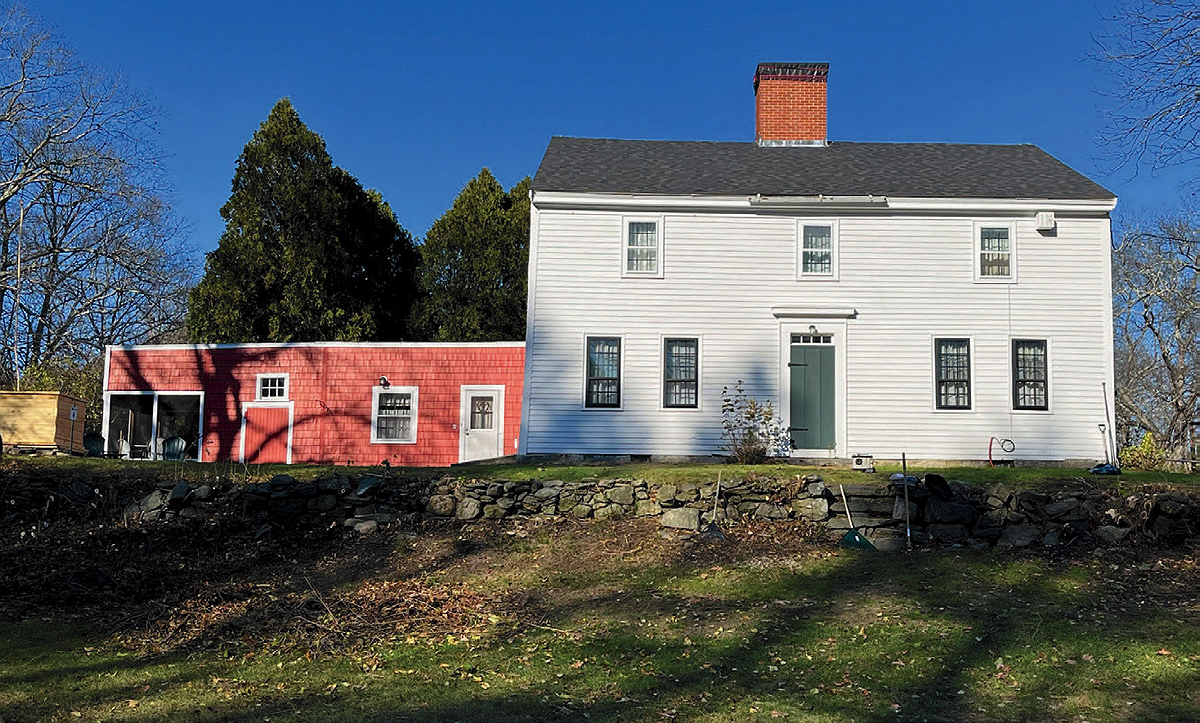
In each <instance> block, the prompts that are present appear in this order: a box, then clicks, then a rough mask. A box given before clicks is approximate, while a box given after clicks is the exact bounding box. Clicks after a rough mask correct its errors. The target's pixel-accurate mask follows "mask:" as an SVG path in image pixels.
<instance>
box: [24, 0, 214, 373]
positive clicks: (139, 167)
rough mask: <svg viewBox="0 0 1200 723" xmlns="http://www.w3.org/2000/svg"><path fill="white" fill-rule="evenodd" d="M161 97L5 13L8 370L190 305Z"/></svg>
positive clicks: (72, 352) (173, 318)
mask: <svg viewBox="0 0 1200 723" xmlns="http://www.w3.org/2000/svg"><path fill="white" fill-rule="evenodd" d="M156 118H157V111H156V109H155V108H154V107H153V106H152V105H151V104H150V103H149V102H148V101H147V100H146V99H145V98H143V97H141V96H139V95H138V94H136V93H134V92H132V91H130V90H129V89H128V88H127V87H126V86H125V85H124V83H123V82H121V81H120V79H119V78H116V77H114V76H112V75H107V74H103V73H97V72H94V71H93V70H91V69H90V68H88V67H87V66H85V65H84V64H82V63H81V62H79V61H78V60H77V59H76V58H75V57H74V56H73V55H72V53H71V52H70V50H69V49H68V48H67V47H66V46H64V45H63V44H62V43H61V42H59V41H58V40H57V39H56V38H55V37H54V36H53V35H52V34H51V33H50V32H49V31H47V30H46V29H45V28H44V27H43V26H42V25H41V24H40V23H39V22H38V21H37V20H35V19H33V18H31V17H30V16H29V15H27V14H26V13H25V12H24V10H23V9H22V8H21V7H20V6H12V7H9V9H8V10H7V11H5V12H4V14H3V16H0V336H2V337H3V338H4V339H5V342H6V343H5V346H6V348H5V349H4V353H3V355H0V377H2V379H0V381H4V380H5V379H6V380H7V381H9V382H11V381H12V380H13V378H14V377H16V375H18V374H19V373H20V370H22V369H25V368H27V367H31V366H34V365H37V364H40V363H43V362H45V361H47V360H49V359H52V358H59V357H61V358H68V359H74V360H77V361H85V360H87V359H88V358H90V357H91V356H94V355H95V354H96V353H97V352H99V351H100V350H102V349H103V347H104V345H105V344H110V343H125V342H136V341H141V340H145V339H146V338H149V337H153V336H154V335H155V334H157V333H161V332H163V331H165V330H167V329H169V328H172V327H178V326H179V325H180V323H181V321H182V318H183V312H184V303H185V296H184V294H185V293H186V286H187V285H188V283H189V282H190V273H191V272H190V268H191V254H190V253H189V252H188V251H187V250H185V249H182V248H180V247H178V245H177V242H176V241H175V240H174V239H175V238H176V235H177V233H178V230H179V229H178V227H177V225H176V224H175V222H174V220H173V217H172V215H171V212H170V209H169V207H168V205H167V203H166V201H165V197H166V194H165V189H164V183H163V179H164V176H163V171H162V165H161V158H160V155H159V153H158V151H157V149H156V148H155V146H154V144H153V142H152V137H153V135H154V131H155V128H154V122H155V119H156Z"/></svg>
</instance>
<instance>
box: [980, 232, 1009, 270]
mask: <svg viewBox="0 0 1200 723" xmlns="http://www.w3.org/2000/svg"><path fill="white" fill-rule="evenodd" d="M979 275H980V276H982V277H985V278H993V279H1008V278H1012V239H1011V238H1010V232H1009V228H1008V227H1007V226H983V227H981V228H980V229H979Z"/></svg>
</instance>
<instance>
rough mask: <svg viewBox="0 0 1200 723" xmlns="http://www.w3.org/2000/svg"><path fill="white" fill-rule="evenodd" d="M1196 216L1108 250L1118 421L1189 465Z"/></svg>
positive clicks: (1199, 258) (1132, 234)
mask: <svg viewBox="0 0 1200 723" xmlns="http://www.w3.org/2000/svg"><path fill="white" fill-rule="evenodd" d="M1196 221H1197V219H1196V217H1195V215H1192V216H1190V217H1189V216H1179V217H1169V218H1162V219H1159V220H1158V221H1156V222H1154V223H1153V224H1151V225H1150V226H1149V227H1148V228H1143V229H1131V230H1128V231H1126V232H1125V233H1122V234H1121V235H1120V240H1119V242H1118V243H1117V244H1116V246H1115V248H1114V250H1113V304H1114V307H1115V308H1114V314H1115V325H1116V340H1115V347H1116V373H1117V390H1116V392H1117V393H1116V402H1117V418H1118V424H1119V425H1120V426H1121V428H1122V429H1123V430H1124V432H1125V435H1126V441H1127V442H1131V441H1136V439H1133V438H1134V437H1136V436H1138V435H1140V433H1142V432H1143V431H1149V432H1151V433H1152V434H1153V435H1154V438H1155V440H1156V441H1157V442H1158V444H1159V445H1161V446H1162V447H1163V448H1164V449H1165V450H1166V452H1167V454H1168V456H1169V457H1171V458H1174V459H1190V447H1191V442H1192V435H1193V426H1192V425H1193V423H1195V422H1196V421H1197V420H1198V419H1200V286H1198V280H1197V276H1198V274H1197V272H1198V270H1200V228H1198V227H1197V223H1196Z"/></svg>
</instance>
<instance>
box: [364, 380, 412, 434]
mask: <svg viewBox="0 0 1200 723" xmlns="http://www.w3.org/2000/svg"><path fill="white" fill-rule="evenodd" d="M374 396H375V404H374V407H375V408H374V410H373V411H372V417H373V419H374V426H373V427H372V429H371V441H372V442H392V443H412V442H416V441H417V390H416V389H415V388H412V387H409V388H398V387H390V388H387V389H385V388H383V387H375V395H374Z"/></svg>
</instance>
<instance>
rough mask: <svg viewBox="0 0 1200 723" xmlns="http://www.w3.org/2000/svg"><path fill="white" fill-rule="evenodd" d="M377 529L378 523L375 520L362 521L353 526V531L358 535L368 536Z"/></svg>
mask: <svg viewBox="0 0 1200 723" xmlns="http://www.w3.org/2000/svg"><path fill="white" fill-rule="evenodd" d="M378 529H379V523H378V522H376V521H375V520H362V521H360V522H358V523H356V524H355V525H354V531H355V532H357V533H358V534H360V535H370V534H373V533H374V532H375V531H376V530H378Z"/></svg>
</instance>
